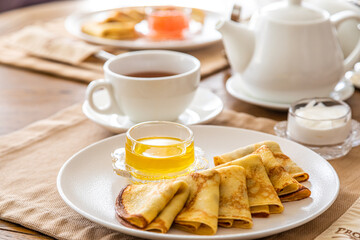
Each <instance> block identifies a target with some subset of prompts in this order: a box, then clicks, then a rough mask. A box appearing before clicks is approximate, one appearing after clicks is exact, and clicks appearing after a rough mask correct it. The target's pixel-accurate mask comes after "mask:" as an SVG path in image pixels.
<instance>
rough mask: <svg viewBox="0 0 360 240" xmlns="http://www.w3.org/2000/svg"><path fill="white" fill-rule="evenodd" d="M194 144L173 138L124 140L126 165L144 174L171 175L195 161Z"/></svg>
mask: <svg viewBox="0 0 360 240" xmlns="http://www.w3.org/2000/svg"><path fill="white" fill-rule="evenodd" d="M194 155H195V154H194V142H193V141H191V142H184V140H181V139H179V138H175V137H145V138H139V139H136V141H131V140H129V139H127V140H126V145H125V159H126V160H125V161H126V164H127V165H128V166H130V167H132V168H134V169H136V170H137V171H141V172H144V173H151V174H153V173H156V174H159V173H160V174H161V173H164V174H166V173H172V172H178V171H182V170H184V169H186V168H188V167H189V166H190V165H191V164H192V163H193V162H194V160H195V156H194Z"/></svg>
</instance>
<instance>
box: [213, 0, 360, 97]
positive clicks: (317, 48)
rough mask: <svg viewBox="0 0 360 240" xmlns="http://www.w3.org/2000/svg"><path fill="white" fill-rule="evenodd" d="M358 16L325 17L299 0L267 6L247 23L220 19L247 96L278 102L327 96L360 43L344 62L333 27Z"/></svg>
mask: <svg viewBox="0 0 360 240" xmlns="http://www.w3.org/2000/svg"><path fill="white" fill-rule="evenodd" d="M348 19H357V20H358V21H360V15H358V14H356V13H354V12H351V11H343V12H339V13H336V14H334V15H332V16H331V17H330V15H329V13H328V12H327V11H325V10H322V9H320V8H317V7H315V6H312V5H310V4H308V3H305V2H302V1H301V0H288V1H281V2H277V3H272V4H269V5H267V6H265V7H264V8H262V9H261V10H260V11H259V12H257V13H256V14H254V16H253V17H252V19H251V21H250V23H249V25H248V26H247V25H244V24H239V23H235V22H232V21H225V20H221V21H219V23H218V24H217V29H218V30H219V31H220V32H221V34H222V35H223V42H224V45H225V51H226V53H227V56H228V58H229V61H230V65H231V67H232V68H233V70H234V71H235V72H236V74H238V75H239V81H241V83H240V84H241V86H242V88H243V90H244V91H246V92H247V93H248V94H249V95H251V96H253V97H255V98H258V99H261V100H265V101H269V102H279V103H291V102H294V101H296V100H299V99H301V98H310V97H328V96H329V94H330V93H331V91H333V89H334V87H335V85H336V84H337V83H338V82H339V80H340V79H341V78H342V76H343V74H344V72H345V70H349V69H351V68H352V67H353V65H354V64H355V62H356V60H357V58H358V56H359V54H360V40H359V42H358V43H357V45H356V47H355V49H354V50H353V51H352V52H351V53H350V54H349V56H348V57H347V58H346V59H345V60H344V56H343V53H342V50H341V47H340V44H339V41H338V39H337V38H336V28H337V27H339V26H340V24H341V23H343V22H344V21H345V20H348Z"/></svg>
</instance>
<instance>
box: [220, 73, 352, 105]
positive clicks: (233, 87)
mask: <svg viewBox="0 0 360 240" xmlns="http://www.w3.org/2000/svg"><path fill="white" fill-rule="evenodd" d="M226 90H227V91H228V92H229V93H230V94H231V95H232V96H233V97H235V98H237V99H239V100H242V101H244V102H247V103H251V104H254V105H258V106H261V107H265V108H270V109H275V110H288V109H289V107H290V103H278V102H269V101H265V100H262V99H258V98H256V97H253V96H251V95H250V94H249V93H247V92H246V91H245V90H244V89H243V87H242V84H241V79H240V75H238V74H235V75H233V76H231V77H230V78H229V80H228V81H227V82H226ZM354 91H355V88H354V86H353V85H352V84H351V83H350V82H349V81H345V80H342V81H340V82H339V83H338V84H337V85H336V86H335V88H334V91H333V92H332V93H330V97H332V98H334V99H337V100H346V99H348V98H350V97H351V96H352V95H353V94H354Z"/></svg>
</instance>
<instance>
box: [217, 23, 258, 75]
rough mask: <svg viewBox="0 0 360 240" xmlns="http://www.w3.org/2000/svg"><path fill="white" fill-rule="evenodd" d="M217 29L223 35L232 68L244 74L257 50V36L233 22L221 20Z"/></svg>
mask: <svg viewBox="0 0 360 240" xmlns="http://www.w3.org/2000/svg"><path fill="white" fill-rule="evenodd" d="M216 29H217V30H218V31H219V32H220V33H221V34H222V36H223V42H224V46H225V51H226V54H227V57H228V59H229V62H230V65H231V67H232V68H233V69H234V70H235V71H236V72H238V73H242V72H243V71H244V70H245V69H246V68H247V66H248V64H249V62H250V60H251V58H252V56H253V53H254V49H255V34H254V33H253V31H252V30H250V29H248V27H246V26H244V25H242V24H240V23H235V22H233V21H227V20H220V21H219V22H218V23H217V24H216Z"/></svg>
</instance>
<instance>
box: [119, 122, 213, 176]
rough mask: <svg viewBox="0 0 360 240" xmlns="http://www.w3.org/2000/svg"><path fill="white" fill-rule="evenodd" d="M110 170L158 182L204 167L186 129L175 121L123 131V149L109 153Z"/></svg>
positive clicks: (149, 124) (191, 136)
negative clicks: (124, 137)
mask: <svg viewBox="0 0 360 240" xmlns="http://www.w3.org/2000/svg"><path fill="white" fill-rule="evenodd" d="M112 158H113V168H114V170H115V172H116V173H118V174H119V175H121V176H126V177H130V178H131V179H132V180H134V181H141V182H148V181H161V180H165V179H170V178H174V177H178V176H181V175H185V174H188V173H190V172H193V171H196V170H199V169H203V168H205V167H207V161H206V160H205V159H204V158H203V152H202V151H201V149H199V148H197V147H195V146H194V135H193V132H192V131H191V129H190V128H188V127H186V126H184V125H182V124H179V123H175V122H167V121H150V122H143V123H139V124H137V125H134V126H133V127H131V128H130V129H129V130H128V131H127V132H126V143H125V147H124V148H120V149H117V150H115V151H114V152H113V153H112Z"/></svg>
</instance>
